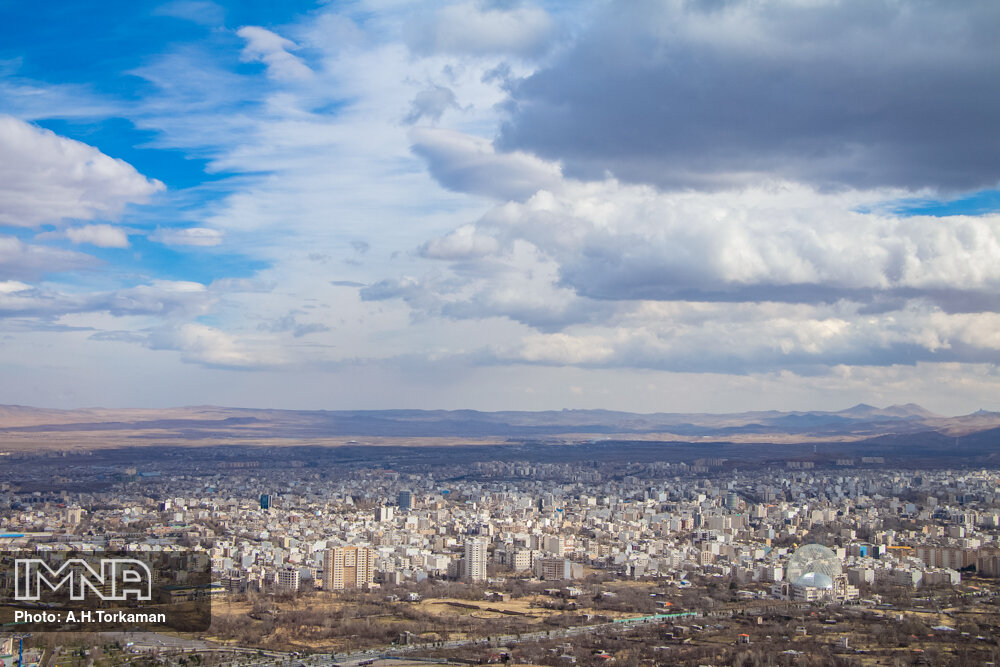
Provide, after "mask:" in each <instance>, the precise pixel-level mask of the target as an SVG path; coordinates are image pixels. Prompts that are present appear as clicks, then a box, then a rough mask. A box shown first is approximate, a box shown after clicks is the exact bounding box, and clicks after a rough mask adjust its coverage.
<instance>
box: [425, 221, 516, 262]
mask: <svg viewBox="0 0 1000 667" xmlns="http://www.w3.org/2000/svg"><path fill="white" fill-rule="evenodd" d="M499 248H500V243H499V242H498V241H497V240H496V239H495V238H494V237H492V236H488V235H485V234H479V233H477V232H476V228H475V226H474V225H462V226H461V227H459V228H458V229H456V230H455V231H453V232H451V233H450V234H448V235H446V236H442V237H439V238H436V239H431V240H430V241H428V242H427V243H425V244H424V245H423V246H421V247H420V250H419V252H420V254H421V255H422V256H423V257H427V258H428V259H449V260H465V259H477V258H480V257H486V256H487V255H492V254H494V253H496V252H497V250H499Z"/></svg>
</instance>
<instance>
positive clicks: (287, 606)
mask: <svg viewBox="0 0 1000 667" xmlns="http://www.w3.org/2000/svg"><path fill="white" fill-rule="evenodd" d="M663 446H664V447H667V445H663ZM552 447H553V445H545V444H536V445H520V446H517V447H515V446H513V445H512V446H510V453H511V460H503V461H501V460H471V459H470V457H463V456H461V455H458V453H457V452H459V450H455V451H456V455H454V456H451V457H449V456H448V451H449V450H448V448H441V449H439V450H436V452H432V451H430V450H428V451H427V452H424V454H423V455H421V456H417V457H412V456H411V457H408V458H407V457H403V458H400V457H396V458H393V457H392V456H390V455H389V454H385V455H383V456H379V455H378V452H377V451H376V450H377V448H375V449H373V450H372V451H370V452H369V455H368V456H367V457H365V456H360V455H358V456H354V455H352V456H351V457H347V458H345V457H344V456H343V452H340V454H339V458H336V457H335V456H334V454H333V452H334V451H335V450H334V449H331V448H309V447H301V448H288V449H286V450H281V449H262V448H259V449H254V448H252V447H207V448H198V449H185V448H146V449H134V450H127V451H125V450H122V451H114V450H106V451H95V452H87V451H82V452H73V453H66V452H48V453H45V454H29V453H24V452H21V453H8V454H7V455H6V456H5V457H4V458H6V459H7V460H6V462H5V465H4V466H3V468H2V469H0V470H2V473H0V474H2V475H3V479H2V481H0V517H2V518H0V533H2V537H0V540H2V542H3V543H4V548H5V549H8V550H13V549H18V550H24V549H27V550H59V549H67V550H69V549H74V550H84V551H86V550H98V551H101V550H126V551H133V552H160V551H172V550H179V551H200V552H204V553H205V554H207V555H208V556H209V557H210V558H211V564H212V584H211V586H209V587H206V588H205V589H204V590H203V591H202V594H203V595H205V596H208V597H209V598H210V600H211V605H212V625H211V627H210V628H209V630H208V631H207V632H204V633H197V634H190V633H177V632H171V631H163V632H138V631H137V632H132V633H115V634H93V633H65V632H63V633H33V634H32V635H31V636H30V637H28V638H26V639H24V640H20V639H18V636H17V635H15V634H9V635H7V639H6V642H5V644H4V645H3V646H2V647H0V648H2V649H3V655H4V656H5V657H4V658H3V659H4V660H5V661H6V663H5V664H16V654H17V652H18V648H19V646H17V645H16V644H18V642H20V641H23V642H24V647H25V648H24V649H23V650H24V651H25V655H26V657H25V664H30V661H34V662H36V663H38V664H47V665H114V664H136V665H144V664H149V665H152V664H169V665H182V664H216V665H223V664H224V665H276V664H288V665H300V664H304V665H332V664H373V661H385V660H389V659H392V663H391V664H406V662H407V661H426V660H434V661H440V662H448V661H450V662H459V663H481V662H503V663H521V664H549V665H567V664H586V665H593V664H625V665H638V664H719V665H721V664H726V665H729V664H733V665H786V664H787V665H800V664H809V665H870V664H957V665H964V664H968V665H973V664H976V665H982V664H987V663H989V662H992V661H995V660H996V659H997V658H998V657H1000V609H998V607H997V603H998V602H1000V597H998V594H1000V586H997V580H995V579H994V577H996V576H997V575H998V574H1000V542H998V540H1000V490H998V486H997V485H998V478H1000V470H997V469H983V468H951V469H948V468H941V467H936V468H927V469H920V468H912V467H903V466H900V465H897V464H895V463H894V462H893V461H892V460H888V461H887V460H886V459H885V458H884V457H880V456H867V457H865V456H859V457H857V458H840V459H824V458H823V457H821V456H816V457H810V456H800V457H796V458H789V459H787V460H783V461H775V460H760V461H756V462H749V461H740V460H734V459H728V458H699V459H695V460H691V461H690V462H679V461H662V460H661V461H657V460H651V459H654V458H655V457H651V456H649V455H648V451H649V449H648V447H647V448H646V449H644V450H642V451H644V452H646V454H644V455H643V456H642V457H638V458H641V459H642V460H638V461H632V460H630V457H629V446H628V444H627V443H620V444H619V445H618V446H617V448H616V449H613V450H612V449H611V448H608V447H605V448H603V449H602V450H601V451H602V452H604V453H605V455H603V456H600V457H597V458H595V459H594V460H584V459H582V458H580V456H577V457H575V459H576V460H571V461H568V462H562V463H553V462H550V461H548V459H551V458H552V453H551V450H552ZM806 449H807V450H811V449H812V448H806ZM387 451H388V450H387ZM586 451H590V450H584V452H586ZM609 451H616V452H618V454H617V455H616V456H607V455H606V454H607V452H609ZM637 451H638V450H637ZM489 453H490V452H486V453H484V454H483V455H481V456H480V457H479V458H481V459H484V458H486V455H487V454H489ZM515 457H517V458H515ZM472 458H475V457H472ZM567 458H574V457H567ZM123 462H124V463H123ZM404 659H405V660H404Z"/></svg>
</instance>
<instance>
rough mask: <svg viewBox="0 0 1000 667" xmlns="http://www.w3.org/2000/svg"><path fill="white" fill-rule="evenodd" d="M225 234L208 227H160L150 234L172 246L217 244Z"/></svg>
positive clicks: (152, 238) (154, 239) (153, 237)
mask: <svg viewBox="0 0 1000 667" xmlns="http://www.w3.org/2000/svg"><path fill="white" fill-rule="evenodd" d="M222 237H223V234H222V232H220V231H219V230H217V229H209V228H207V227H186V228H182V229H175V228H165V227H164V228H159V229H157V230H156V231H155V232H153V234H151V235H150V237H149V238H150V239H151V240H153V241H156V242H157V243H162V244H164V245H170V246H203V247H204V246H216V245H219V244H220V243H222Z"/></svg>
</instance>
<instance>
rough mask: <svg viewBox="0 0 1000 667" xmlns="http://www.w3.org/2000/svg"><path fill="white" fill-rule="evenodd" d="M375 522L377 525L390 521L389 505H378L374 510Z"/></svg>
mask: <svg viewBox="0 0 1000 667" xmlns="http://www.w3.org/2000/svg"><path fill="white" fill-rule="evenodd" d="M375 520H376V521H378V522H379V523H381V522H383V521H392V507H391V506H389V505H379V506H378V507H376V508H375Z"/></svg>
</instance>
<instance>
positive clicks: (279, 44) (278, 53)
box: [236, 26, 312, 80]
mask: <svg viewBox="0 0 1000 667" xmlns="http://www.w3.org/2000/svg"><path fill="white" fill-rule="evenodd" d="M236 34H237V35H239V36H240V37H242V38H243V39H245V40H246V42H247V45H246V47H245V48H244V49H243V59H244V60H245V61H247V62H261V63H264V64H265V65H266V66H267V74H268V76H270V77H273V78H275V79H278V80H296V79H300V80H301V79H308V78H309V77H310V76H312V70H310V69H309V68H308V67H307V66H306V65H305V63H303V62H302V61H301V60H299V59H298V58H296V57H295V56H293V55H292V54H291V53H289V52H288V51H289V50H294V49H296V48H297V46H296V44H295V42H293V41H292V40H290V39H285V38H284V37H282V36H281V35H278V34H276V33H273V32H271V31H270V30H266V29H264V28H260V27H257V26H244V27H242V28H240V29H239V30H237V31H236Z"/></svg>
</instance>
